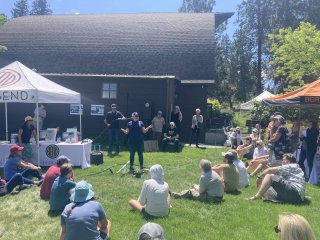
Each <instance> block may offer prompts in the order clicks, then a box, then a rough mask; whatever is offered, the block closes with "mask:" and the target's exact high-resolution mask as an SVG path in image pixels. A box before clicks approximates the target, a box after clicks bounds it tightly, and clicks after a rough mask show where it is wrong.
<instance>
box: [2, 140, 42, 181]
mask: <svg viewBox="0 0 320 240" xmlns="http://www.w3.org/2000/svg"><path fill="white" fill-rule="evenodd" d="M23 149H24V147H20V146H18V145H14V146H12V147H10V155H9V158H8V159H7V161H6V162H5V163H4V168H3V171H4V178H5V180H6V182H7V183H9V182H12V180H13V179H21V178H22V181H23V182H22V184H28V185H33V184H37V185H39V186H40V185H41V183H42V173H41V172H40V170H41V168H40V167H37V166H35V165H33V164H31V163H28V162H25V161H24V160H22V159H21V154H22V150H23ZM18 168H20V169H22V171H21V173H19V172H18ZM17 176H21V177H17ZM28 176H32V177H36V178H38V181H33V180H31V179H29V178H27V177H28ZM17 182H19V184H18V185H22V184H21V182H20V181H17Z"/></svg>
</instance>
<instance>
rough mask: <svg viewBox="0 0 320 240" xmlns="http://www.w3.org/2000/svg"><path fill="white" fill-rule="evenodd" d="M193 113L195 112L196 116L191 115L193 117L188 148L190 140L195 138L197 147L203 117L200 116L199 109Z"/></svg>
mask: <svg viewBox="0 0 320 240" xmlns="http://www.w3.org/2000/svg"><path fill="white" fill-rule="evenodd" d="M195 112H196V114H195V115H193V117H192V124H191V128H192V133H191V137H190V143H189V146H191V144H192V140H193V138H194V136H195V137H196V147H199V145H198V144H199V134H200V129H201V124H202V123H203V116H202V115H201V114H200V113H201V110H200V109H199V108H197V109H196V111H195Z"/></svg>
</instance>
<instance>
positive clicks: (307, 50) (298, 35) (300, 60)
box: [269, 22, 320, 91]
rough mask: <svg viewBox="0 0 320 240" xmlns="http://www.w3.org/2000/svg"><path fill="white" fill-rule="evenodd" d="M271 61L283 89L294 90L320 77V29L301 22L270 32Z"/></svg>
mask: <svg viewBox="0 0 320 240" xmlns="http://www.w3.org/2000/svg"><path fill="white" fill-rule="evenodd" d="M269 37H270V39H271V41H272V44H271V54H272V61H270V64H271V65H272V66H273V68H274V76H275V77H276V78H277V79H278V82H277V83H278V85H279V88H280V90H286V91H291V90H293V89H295V88H298V87H300V86H302V85H303V84H305V83H310V82H312V81H314V80H315V79H317V78H319V77H320V49H319V46H320V31H319V30H317V29H316V26H315V25H311V24H310V23H305V22H302V23H301V24H300V26H299V27H298V28H297V29H295V30H293V29H292V28H291V27H290V28H285V29H280V31H279V34H276V35H275V34H271V35H270V36H269Z"/></svg>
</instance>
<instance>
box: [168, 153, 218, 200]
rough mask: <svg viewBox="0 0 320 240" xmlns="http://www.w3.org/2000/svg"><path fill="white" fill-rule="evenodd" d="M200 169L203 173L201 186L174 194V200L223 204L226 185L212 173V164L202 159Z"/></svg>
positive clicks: (194, 186) (193, 186) (193, 185)
mask: <svg viewBox="0 0 320 240" xmlns="http://www.w3.org/2000/svg"><path fill="white" fill-rule="evenodd" d="M199 167H200V168H201V169H202V171H203V173H202V175H201V177H200V180H199V182H200V184H199V185H196V184H192V186H191V189H188V190H184V191H182V192H180V193H176V192H173V193H172V196H173V197H174V198H191V199H194V200H200V201H204V202H221V201H222V198H223V194H224V185H223V180H222V179H221V177H220V176H219V175H218V174H217V173H216V172H214V171H212V167H211V162H210V161H209V160H206V159H202V160H201V161H200V163H199Z"/></svg>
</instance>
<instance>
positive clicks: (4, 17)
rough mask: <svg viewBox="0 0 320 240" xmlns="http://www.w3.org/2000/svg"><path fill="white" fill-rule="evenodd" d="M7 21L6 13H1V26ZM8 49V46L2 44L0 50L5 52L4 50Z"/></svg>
mask: <svg viewBox="0 0 320 240" xmlns="http://www.w3.org/2000/svg"><path fill="white" fill-rule="evenodd" d="M6 21H7V17H6V15H4V14H0V27H1V26H2V25H3V24H5V23H6ZM6 50H7V48H6V47H5V46H3V45H0V52H4V51H6Z"/></svg>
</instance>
